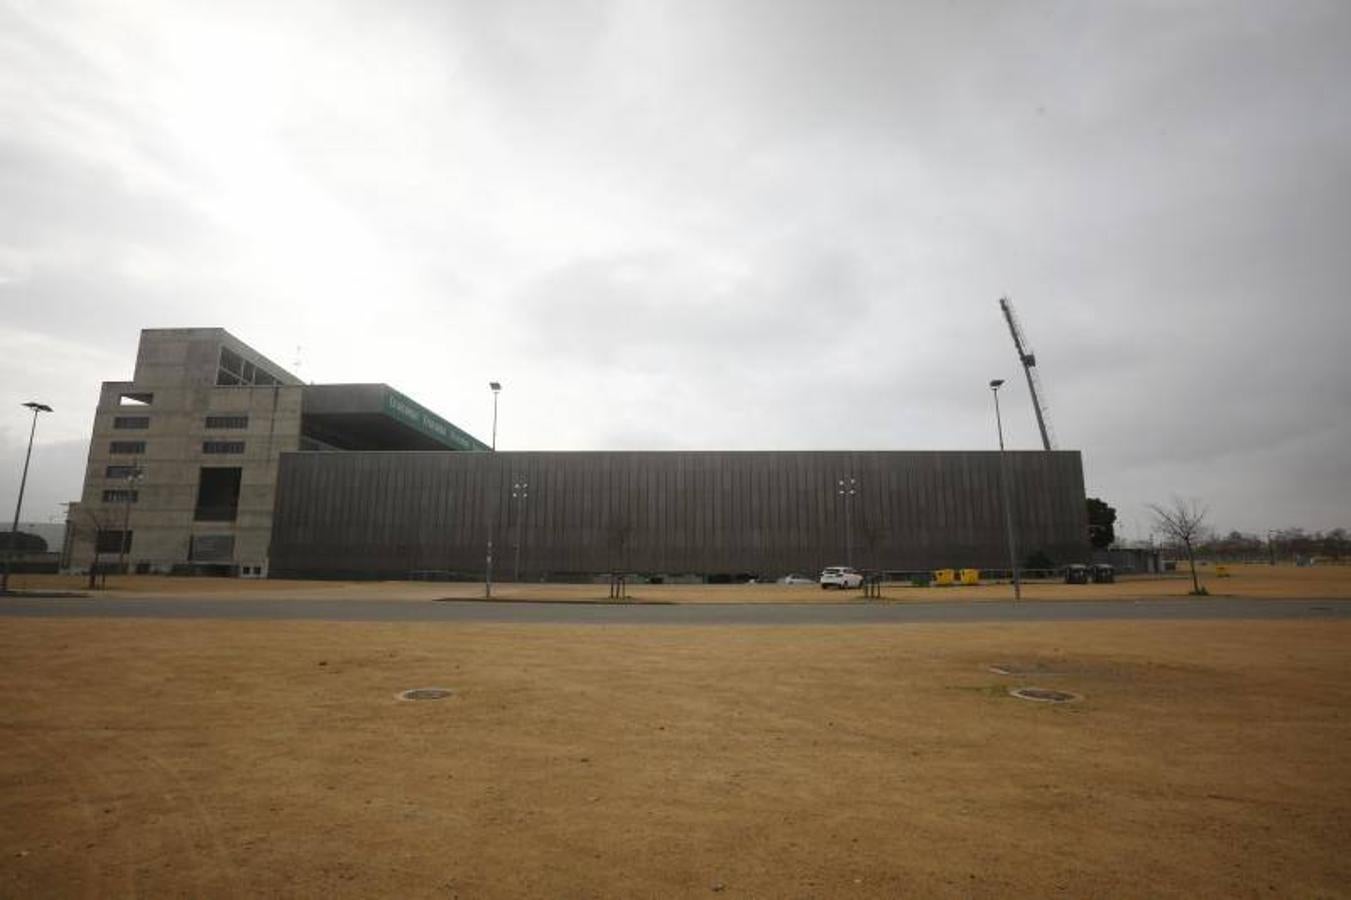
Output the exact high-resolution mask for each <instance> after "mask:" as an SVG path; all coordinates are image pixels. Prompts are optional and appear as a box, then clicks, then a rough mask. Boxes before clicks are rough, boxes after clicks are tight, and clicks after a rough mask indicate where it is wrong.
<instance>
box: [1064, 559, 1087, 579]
mask: <svg viewBox="0 0 1351 900" xmlns="http://www.w3.org/2000/svg"><path fill="white" fill-rule="evenodd" d="M1088 580H1089V573H1088V566H1086V565H1084V564H1083V563H1073V564H1072V565H1068V566H1066V567H1065V583H1066V584H1088Z"/></svg>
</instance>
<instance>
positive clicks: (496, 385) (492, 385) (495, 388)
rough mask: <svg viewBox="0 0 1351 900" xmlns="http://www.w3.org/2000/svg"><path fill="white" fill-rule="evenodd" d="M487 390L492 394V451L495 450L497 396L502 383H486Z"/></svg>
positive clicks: (500, 390) (500, 391)
mask: <svg viewBox="0 0 1351 900" xmlns="http://www.w3.org/2000/svg"><path fill="white" fill-rule="evenodd" d="M488 389H489V390H491V391H492V392H493V450H496V449H497V395H498V394H500V393H502V382H500V381H490V382H488Z"/></svg>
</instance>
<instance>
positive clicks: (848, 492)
mask: <svg viewBox="0 0 1351 900" xmlns="http://www.w3.org/2000/svg"><path fill="white" fill-rule="evenodd" d="M838 487H839V490H838V493H839V495H840V496H841V497H843V498H844V564H845V565H846V566H849V567H850V568H853V565H854V533H853V530H852V527H851V522H850V517H849V500H850V498H851V497H854V496H856V495H857V494H858V481H857V480H856V479H855V478H854V476H852V475H846V476H845V477H844V478H841V479H840V480H839V485H838Z"/></svg>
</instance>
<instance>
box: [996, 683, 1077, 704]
mask: <svg viewBox="0 0 1351 900" xmlns="http://www.w3.org/2000/svg"><path fill="white" fill-rule="evenodd" d="M1009 693H1010V694H1011V695H1012V696H1014V697H1017V698H1018V699H1019V700H1036V701H1037V702H1039V703H1068V702H1069V701H1070V700H1078V699H1079V695H1078V694H1071V693H1069V692H1068V691H1048V690H1047V689H1046V688H1037V687H1024V688H1010V689H1009Z"/></svg>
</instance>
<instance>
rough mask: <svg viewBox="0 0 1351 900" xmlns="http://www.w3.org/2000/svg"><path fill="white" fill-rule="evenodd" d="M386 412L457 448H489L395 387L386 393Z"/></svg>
mask: <svg viewBox="0 0 1351 900" xmlns="http://www.w3.org/2000/svg"><path fill="white" fill-rule="evenodd" d="M385 413H386V414H387V415H389V416H390V417H391V418H394V419H397V420H399V421H400V422H403V423H404V424H405V425H409V426H411V427H413V428H415V429H417V431H419V432H420V433H422V434H425V435H426V436H427V437H429V438H432V439H433V440H436V441H439V442H440V443H442V444H445V445H446V446H447V447H452V448H454V449H456V450H487V449H488V445H487V444H485V443H483V442H482V441H480V440H476V439H475V438H472V437H470V436H469V435H468V434H466V433H464V432H463V431H461V430H460V429H458V428H456V427H455V426H454V425H452V424H450V423H449V422H447V421H446V420H445V419H443V418H441V417H440V416H438V415H437V414H436V413H434V412H432V411H431V410H429V409H427V408H426V407H424V406H422V405H420V404H418V403H414V402H413V401H412V400H409V399H408V398H407V397H405V396H404V395H403V394H400V393H399V392H398V391H396V390H394V389H393V388H390V389H389V393H388V394H386V395H385Z"/></svg>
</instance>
